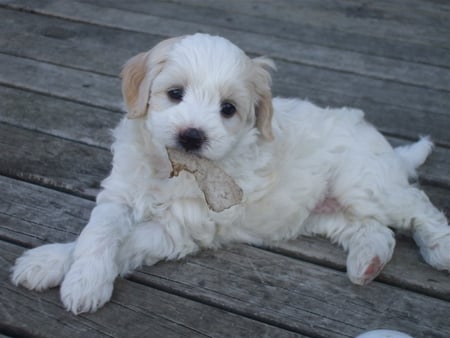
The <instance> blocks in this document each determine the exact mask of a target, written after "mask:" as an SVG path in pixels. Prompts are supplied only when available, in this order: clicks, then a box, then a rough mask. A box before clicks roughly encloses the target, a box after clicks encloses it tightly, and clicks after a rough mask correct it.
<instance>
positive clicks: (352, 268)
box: [310, 214, 395, 285]
mask: <svg viewBox="0 0 450 338" xmlns="http://www.w3.org/2000/svg"><path fill="white" fill-rule="evenodd" d="M310 224H311V225H313V227H312V230H311V232H312V233H313V234H317V235H322V236H325V237H327V238H329V239H330V240H331V241H332V242H334V243H338V244H339V245H341V246H342V247H343V248H344V250H346V251H347V263H346V264H347V275H348V277H349V279H350V280H351V281H352V282H353V283H354V284H357V285H366V284H368V283H370V282H371V281H372V280H373V279H375V278H376V277H377V276H378V275H379V273H380V272H381V270H382V269H383V268H384V266H385V265H386V264H387V263H388V262H389V261H390V260H391V258H392V254H393V252H394V247H395V238H394V234H393V232H392V231H391V229H389V228H388V227H386V226H384V225H382V224H380V223H379V222H377V221H375V220H373V219H366V220H364V222H355V221H354V220H352V221H350V220H349V219H347V218H346V217H345V216H344V215H343V214H332V215H316V216H314V217H313V218H312V219H311V223H310Z"/></svg>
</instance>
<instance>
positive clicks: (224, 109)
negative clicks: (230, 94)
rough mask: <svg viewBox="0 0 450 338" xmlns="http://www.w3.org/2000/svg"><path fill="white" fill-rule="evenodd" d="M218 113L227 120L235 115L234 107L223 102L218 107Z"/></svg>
mask: <svg viewBox="0 0 450 338" xmlns="http://www.w3.org/2000/svg"><path fill="white" fill-rule="evenodd" d="M220 113H221V114H222V116H223V117H225V118H227V119H229V118H230V117H233V116H234V114H236V107H235V106H234V105H232V104H231V103H229V102H224V103H222V106H221V107H220Z"/></svg>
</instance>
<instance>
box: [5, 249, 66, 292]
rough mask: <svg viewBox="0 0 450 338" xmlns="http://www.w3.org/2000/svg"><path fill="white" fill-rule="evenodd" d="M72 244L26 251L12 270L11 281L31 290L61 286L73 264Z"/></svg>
mask: <svg viewBox="0 0 450 338" xmlns="http://www.w3.org/2000/svg"><path fill="white" fill-rule="evenodd" d="M72 248H73V244H72V243H67V244H48V245H43V246H41V247H38V248H35V249H31V250H28V251H26V252H25V253H24V254H23V255H22V256H21V257H19V258H18V259H17V260H16V263H15V265H14V267H13V268H12V275H11V281H12V282H13V283H14V284H15V285H22V286H24V287H26V288H27V289H30V290H37V291H41V290H45V289H48V288H51V287H55V286H58V285H60V284H61V281H62V280H63V278H64V275H65V273H66V272H67V270H68V269H69V268H70V265H71V263H72Z"/></svg>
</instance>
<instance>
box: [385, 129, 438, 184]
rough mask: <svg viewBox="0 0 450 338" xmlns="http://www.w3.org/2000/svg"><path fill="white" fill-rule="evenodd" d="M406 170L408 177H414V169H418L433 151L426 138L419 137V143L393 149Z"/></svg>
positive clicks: (430, 143)
mask: <svg viewBox="0 0 450 338" xmlns="http://www.w3.org/2000/svg"><path fill="white" fill-rule="evenodd" d="M394 150H395V152H396V153H397V155H398V156H399V157H400V158H401V159H402V162H403V163H404V164H405V166H406V169H407V170H408V176H411V177H414V176H416V168H418V167H420V166H421V165H422V164H423V163H424V162H425V160H426V159H427V157H428V155H430V153H431V151H432V150H433V142H431V140H430V138H429V137H428V136H425V137H421V138H420V140H419V141H417V142H415V143H412V144H407V145H404V146H400V147H396V148H394Z"/></svg>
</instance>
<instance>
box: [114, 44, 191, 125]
mask: <svg viewBox="0 0 450 338" xmlns="http://www.w3.org/2000/svg"><path fill="white" fill-rule="evenodd" d="M182 38H183V37H176V38H171V39H167V40H164V41H162V42H160V43H159V44H157V45H156V46H155V47H153V49H151V50H150V51H148V52H145V53H140V54H138V55H136V56H134V57H132V58H131V59H130V60H128V62H127V63H126V64H125V65H124V67H123V69H122V72H121V73H120V76H121V78H122V95H123V98H124V100H125V105H126V107H127V117H128V118H130V119H135V118H139V117H142V116H145V114H146V113H147V110H148V105H149V98H150V88H151V85H152V82H153V80H154V79H155V77H156V76H157V75H158V74H159V73H160V72H161V70H162V69H163V67H164V63H165V62H166V60H167V55H168V54H169V52H170V50H171V49H172V47H173V46H174V44H175V43H176V42H178V41H180V40H181V39H182Z"/></svg>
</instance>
